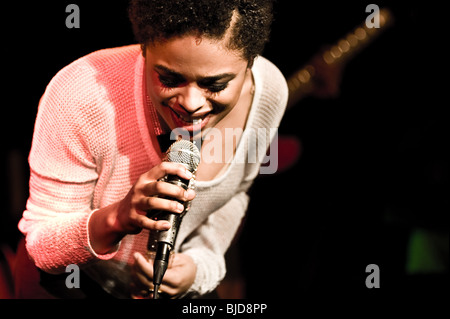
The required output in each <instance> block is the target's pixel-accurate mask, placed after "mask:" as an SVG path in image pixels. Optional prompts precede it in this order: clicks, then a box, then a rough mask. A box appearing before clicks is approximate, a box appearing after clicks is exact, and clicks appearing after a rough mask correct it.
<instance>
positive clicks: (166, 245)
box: [147, 175, 189, 298]
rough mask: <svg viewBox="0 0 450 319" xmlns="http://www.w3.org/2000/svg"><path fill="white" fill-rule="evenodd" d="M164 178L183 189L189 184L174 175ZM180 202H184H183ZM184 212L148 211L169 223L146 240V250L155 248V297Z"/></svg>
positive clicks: (155, 217)
mask: <svg viewBox="0 0 450 319" xmlns="http://www.w3.org/2000/svg"><path fill="white" fill-rule="evenodd" d="M165 180H166V182H168V183H171V184H174V185H178V186H180V187H182V188H183V189H185V190H186V189H187V188H188V185H189V181H188V180H185V179H182V178H180V177H178V176H175V175H168V176H167V177H166V179H165ZM181 203H182V204H185V203H184V202H181ZM185 213H186V208H185V210H184V211H183V212H182V213H180V214H177V213H170V212H166V211H159V212H157V213H152V212H150V214H151V215H152V217H153V218H154V219H157V220H167V221H168V222H169V223H170V225H171V227H170V228H169V229H168V230H159V231H157V232H155V233H154V234H153V236H152V234H151V235H150V238H149V241H148V247H147V248H148V250H151V251H155V250H156V254H155V259H154V260H153V285H154V286H155V292H154V297H155V298H158V297H157V294H158V292H157V291H156V290H157V289H158V288H159V286H160V285H161V283H162V279H163V277H164V274H165V273H166V270H167V267H168V266H169V259H170V255H171V252H172V250H173V248H174V246H175V240H176V239H177V235H178V229H179V228H180V224H181V221H182V219H183V216H184V214H185ZM151 233H152V232H151Z"/></svg>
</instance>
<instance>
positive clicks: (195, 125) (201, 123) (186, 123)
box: [169, 107, 210, 132]
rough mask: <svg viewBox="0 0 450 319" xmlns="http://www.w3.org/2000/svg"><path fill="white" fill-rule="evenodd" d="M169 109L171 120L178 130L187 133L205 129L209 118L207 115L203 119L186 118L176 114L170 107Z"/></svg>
mask: <svg viewBox="0 0 450 319" xmlns="http://www.w3.org/2000/svg"><path fill="white" fill-rule="evenodd" d="M169 109H170V113H171V115H172V119H173V122H174V124H175V126H177V127H179V128H183V129H185V130H186V131H189V132H194V131H199V130H201V129H203V128H204V127H205V125H206V124H207V123H208V121H209V118H210V114H209V113H208V114H207V115H205V116H203V117H197V118H188V117H185V116H182V115H180V114H178V113H177V112H175V111H174V110H173V109H172V108H170V107H169Z"/></svg>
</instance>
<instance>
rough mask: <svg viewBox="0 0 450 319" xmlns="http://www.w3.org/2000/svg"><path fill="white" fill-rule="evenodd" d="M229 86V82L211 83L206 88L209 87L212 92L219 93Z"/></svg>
mask: <svg viewBox="0 0 450 319" xmlns="http://www.w3.org/2000/svg"><path fill="white" fill-rule="evenodd" d="M227 87H228V83H225V84H214V85H209V86H207V87H206V88H207V89H208V91H210V92H212V93H218V92H220V91H223V90H225V89H226V88H227Z"/></svg>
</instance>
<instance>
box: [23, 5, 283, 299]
mask: <svg viewBox="0 0 450 319" xmlns="http://www.w3.org/2000/svg"><path fill="white" fill-rule="evenodd" d="M271 10H272V6H271V3H270V1H262V0H236V1H230V0H214V1H212V0H203V1H198V0H193V1H187V0H186V1H180V0H173V1H167V0H146V1H144V0H136V1H132V2H131V4H130V11H129V12H130V20H131V22H132V24H133V28H134V32H135V35H136V38H137V39H138V41H139V42H140V45H130V46H126V47H120V48H113V49H106V50H101V51H98V52H94V53H92V54H90V55H87V56H85V57H83V58H81V59H79V60H77V61H75V62H73V63H72V64H70V65H69V66H67V67H65V68H64V69H63V70H61V71H60V72H59V73H58V74H57V75H56V76H55V77H54V78H53V79H52V81H51V82H50V84H49V85H48V87H47V89H46V92H45V94H44V96H43V97H42V99H41V101H40V105H39V111H38V115H37V120H36V125H35V132H34V136H33V144H32V148H31V152H30V157H29V161H30V171H31V173H30V197H29V199H28V202H27V208H26V210H25V212H24V214H23V218H22V219H21V221H20V222H19V229H20V230H21V231H22V232H23V233H24V234H25V236H26V248H27V251H28V253H29V255H30V257H31V258H32V260H33V261H34V263H35V264H36V266H37V267H38V268H39V269H41V270H42V274H43V277H45V278H48V277H49V275H48V274H60V273H63V274H64V271H65V269H66V268H65V267H66V266H67V265H69V264H76V265H78V266H80V268H81V269H82V270H83V274H87V275H88V276H89V278H91V279H92V280H93V281H94V282H95V283H97V284H98V285H99V286H100V287H102V288H103V290H104V291H106V292H107V293H109V294H111V295H112V296H114V297H119V298H126V297H130V296H133V297H146V296H148V295H149V291H151V289H152V288H153V286H152V276H153V268H152V262H151V260H148V259H147V258H146V257H145V253H146V248H147V241H148V236H149V232H152V231H155V230H164V229H168V228H169V227H170V225H167V223H165V222H164V221H154V220H152V219H151V218H148V217H147V216H146V212H148V211H152V210H166V211H170V212H175V213H180V212H181V211H182V210H183V206H182V205H180V204H179V203H178V202H177V201H176V200H169V199H164V198H163V197H166V198H172V199H178V200H181V201H192V205H191V207H190V210H189V212H188V213H187V214H186V215H185V217H184V218H183V222H182V224H181V227H180V230H179V233H178V238H177V242H176V252H177V253H176V254H175V256H174V258H173V261H172V263H171V265H170V267H169V269H168V270H167V272H166V274H165V276H164V280H163V283H162V285H161V287H160V290H161V291H162V292H163V293H165V294H167V295H168V296H170V297H187V296H189V297H195V296H198V295H203V294H206V293H208V292H210V291H212V290H214V288H215V287H216V286H217V285H218V283H219V282H220V280H221V279H222V278H223V276H224V275H225V263H224V253H225V251H226V250H227V248H228V246H229V244H230V242H231V240H232V239H233V237H234V235H235V233H236V231H237V229H238V227H239V225H240V223H241V219H242V217H243V216H244V214H245V210H246V208H247V204H248V196H247V194H246V192H247V190H248V189H249V187H250V186H251V184H252V182H253V179H254V178H255V177H256V176H257V174H258V171H259V167H260V159H261V156H257V157H258V159H259V161H254V160H250V159H249V157H252V159H253V158H255V156H252V151H251V149H252V145H251V143H248V142H246V141H248V140H251V138H250V137H251V136H253V135H254V132H263V135H264V134H266V133H267V134H269V133H268V132H269V131H270V130H269V129H270V128H272V129H273V128H276V127H278V125H279V122H280V120H281V117H282V114H283V112H284V108H285V104H286V101H287V87H286V83H285V80H284V78H283V76H282V75H281V73H280V72H279V71H278V69H277V68H276V67H275V66H274V65H273V64H271V63H270V62H269V61H267V60H266V59H264V58H262V57H260V56H258V55H259V54H260V53H261V51H262V49H263V46H264V44H265V42H266V41H267V39H268V35H269V28H270V23H271V18H272V15H271ZM176 129H177V130H180V129H181V131H183V132H188V133H189V134H190V135H191V136H190V138H191V139H193V140H197V141H201V144H202V147H201V155H202V161H201V163H200V165H199V167H198V170H197V172H196V189H195V191H194V190H192V189H189V190H188V191H184V190H183V189H181V188H180V187H178V186H176V185H172V184H169V183H166V182H164V181H161V180H160V179H161V178H162V177H164V176H165V175H167V174H175V175H178V176H180V177H181V178H185V179H190V178H192V176H191V174H190V173H189V172H188V171H187V170H186V169H185V168H184V166H182V165H181V164H177V163H168V162H161V158H162V153H163V152H164V151H165V149H166V147H165V146H163V145H164V144H163V142H162V140H163V139H164V138H163V137H164V136H165V135H167V134H170V132H172V131H173V130H176ZM230 129H231V131H230ZM258 129H259V130H258ZM261 129H265V130H261ZM230 132H232V133H233V134H230ZM267 134H266V135H267ZM270 137H273V136H270ZM263 140H265V142H266V143H265V145H264V150H266V149H267V147H268V145H269V143H270V140H269V139H263ZM194 198H195V199H194ZM131 274H134V275H133V276H131ZM50 277H51V276H50ZM44 282H45V280H44ZM80 286H81V287H80V289H85V290H86V287H83V284H82V283H80ZM130 287H132V288H133V289H130ZM87 290H89V289H87ZM85 293H86V295H89V291H86V292H85ZM63 294H64V293H63Z"/></svg>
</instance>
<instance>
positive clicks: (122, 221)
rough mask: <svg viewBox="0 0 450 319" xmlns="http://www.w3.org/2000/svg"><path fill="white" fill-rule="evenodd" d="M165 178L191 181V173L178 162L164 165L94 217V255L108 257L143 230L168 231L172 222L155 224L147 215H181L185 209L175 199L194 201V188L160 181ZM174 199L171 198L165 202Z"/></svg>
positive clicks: (155, 168) (157, 167) (92, 220)
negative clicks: (157, 212) (158, 212)
mask: <svg viewBox="0 0 450 319" xmlns="http://www.w3.org/2000/svg"><path fill="white" fill-rule="evenodd" d="M166 175H178V176H179V177H180V178H183V179H191V178H192V174H191V173H190V172H189V171H188V170H187V169H186V168H185V167H184V166H183V165H182V164H179V163H171V162H162V163H161V164H159V165H157V166H155V167H153V168H152V169H151V170H149V171H148V172H146V173H144V174H142V175H141V176H140V177H139V178H138V180H137V181H136V183H135V184H134V185H133V187H132V188H131V189H130V191H129V192H128V194H127V195H126V196H125V198H124V199H123V200H121V201H119V202H117V203H115V204H112V205H110V206H108V207H105V208H102V209H100V210H98V211H96V212H95V213H93V214H92V216H91V218H90V221H89V238H90V242H91V246H92V248H93V249H94V251H95V252H97V253H99V254H105V253H108V252H109V251H111V250H113V249H114V248H115V247H116V245H117V244H118V243H119V242H120V240H121V239H122V238H123V237H124V236H125V235H127V234H137V233H139V232H140V231H141V230H142V229H149V230H167V229H169V228H170V223H168V222H167V221H164V220H160V221H155V220H153V219H150V218H148V217H147V216H146V214H147V211H149V210H164V211H168V212H173V213H181V212H182V211H183V210H184V206H183V205H182V204H180V203H179V202H178V201H176V200H174V199H178V200H180V201H183V202H185V201H190V200H192V199H194V197H195V192H194V191H193V190H192V189H188V190H184V189H183V188H182V187H180V186H178V185H173V184H171V183H167V182H163V181H158V180H159V179H161V178H162V177H164V176H166ZM164 197H166V198H171V199H165V198H164Z"/></svg>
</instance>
